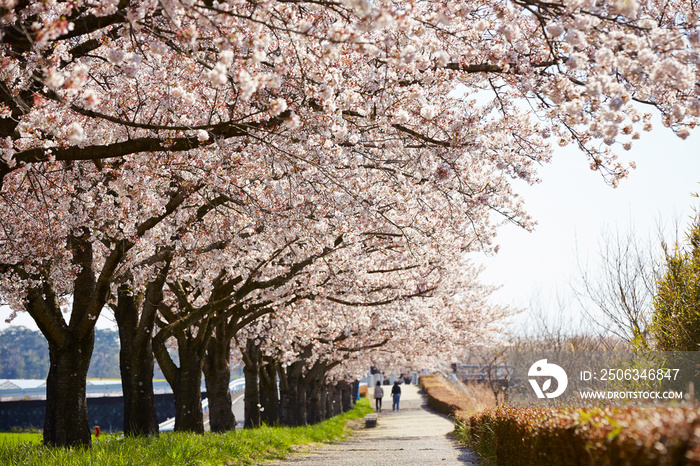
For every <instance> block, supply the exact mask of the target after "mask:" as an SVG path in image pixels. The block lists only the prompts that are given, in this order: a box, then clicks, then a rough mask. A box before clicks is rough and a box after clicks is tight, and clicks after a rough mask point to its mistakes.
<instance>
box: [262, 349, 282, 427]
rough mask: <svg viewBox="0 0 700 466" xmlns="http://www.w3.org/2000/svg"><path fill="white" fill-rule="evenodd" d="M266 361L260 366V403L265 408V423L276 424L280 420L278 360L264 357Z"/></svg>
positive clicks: (263, 414)
mask: <svg viewBox="0 0 700 466" xmlns="http://www.w3.org/2000/svg"><path fill="white" fill-rule="evenodd" d="M264 361H265V364H263V365H262V367H261V368H260V404H261V405H262V406H263V408H265V410H264V411H263V412H262V414H261V417H262V421H263V422H264V423H265V424H267V425H269V426H274V425H278V424H279V422H280V419H279V403H280V400H279V391H278V389H277V362H276V361H274V360H273V359H271V358H264Z"/></svg>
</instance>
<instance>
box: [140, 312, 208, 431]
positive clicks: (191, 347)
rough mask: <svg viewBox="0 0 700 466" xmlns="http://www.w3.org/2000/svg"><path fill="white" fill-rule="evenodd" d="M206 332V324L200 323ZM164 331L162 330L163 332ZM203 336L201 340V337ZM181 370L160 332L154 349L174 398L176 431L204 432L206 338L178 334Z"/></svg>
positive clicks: (201, 330)
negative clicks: (203, 396) (203, 400)
mask: <svg viewBox="0 0 700 466" xmlns="http://www.w3.org/2000/svg"><path fill="white" fill-rule="evenodd" d="M200 325H202V326H203V327H204V330H203V329H201V328H200V332H204V331H206V324H201V323H200ZM161 331H163V330H161ZM200 337H201V338H200ZM176 338H177V343H178V347H177V350H178V356H179V359H180V367H178V366H176V365H175V363H174V362H173V360H172V358H171V357H170V354H169V353H168V349H167V347H166V345H165V341H164V338H162V336H161V334H160V333H159V334H158V335H156V337H155V338H154V343H153V349H154V351H155V355H156V359H157V360H158V365H159V366H160V368H161V370H162V371H163V375H165V378H166V379H167V380H168V383H169V384H170V388H172V390H173V396H174V398H175V431H177V432H194V433H198V434H201V433H204V416H203V413H202V366H203V364H204V348H203V347H204V345H206V344H207V341H206V338H204V337H203V335H198V336H197V337H193V336H192V335H191V334H189V332H188V331H187V332H183V333H178V334H177V336H176Z"/></svg>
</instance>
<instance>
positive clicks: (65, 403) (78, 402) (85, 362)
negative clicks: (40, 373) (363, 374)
mask: <svg viewBox="0 0 700 466" xmlns="http://www.w3.org/2000/svg"><path fill="white" fill-rule="evenodd" d="M94 343H95V333H94V330H93V332H91V333H89V334H88V336H87V337H85V338H84V339H82V340H77V339H71V340H69V341H68V342H66V343H65V344H64V345H63V346H62V347H59V346H58V345H57V344H56V343H55V342H53V341H51V340H49V358H50V366H49V375H48V377H47V378H46V417H45V418H44V444H45V445H50V446H61V447H64V446H67V447H77V446H83V447H89V446H91V438H90V424H89V422H90V421H89V418H88V410H87V399H86V396H85V387H86V384H87V382H86V380H87V371H88V368H89V367H90V358H91V356H92V349H93V346H94Z"/></svg>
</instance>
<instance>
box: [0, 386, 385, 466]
mask: <svg viewBox="0 0 700 466" xmlns="http://www.w3.org/2000/svg"><path fill="white" fill-rule="evenodd" d="M370 412H372V408H370V405H369V401H368V400H367V399H366V398H363V399H361V400H360V401H358V402H357V404H356V405H355V408H354V409H352V410H351V411H348V412H347V413H345V414H342V415H339V416H335V417H333V418H331V419H328V420H327V421H324V422H321V423H319V424H316V425H313V426H306V427H268V426H263V427H261V428H259V429H242V430H237V431H236V432H229V433H226V434H211V433H206V434H204V435H196V434H187V433H180V432H165V433H163V434H161V435H160V436H159V437H157V438H123V437H118V436H105V437H100V438H99V439H93V447H92V448H91V449H79V448H77V449H71V448H48V447H45V446H43V445H41V444H38V443H37V439H40V436H39V437H37V435H38V434H8V435H0V465H38V466H75V465H98V464H99V465H100V466H107V465H115V466H117V465H119V466H121V465H138V466H142V465H159V466H160V465H173V466H188V465H192V466H194V465H197V466H207V465H223V464H225V465H231V466H234V465H250V464H258V463H260V462H262V461H266V460H272V459H282V458H286V457H287V456H289V455H290V454H291V452H292V450H293V448H292V447H293V446H301V445H308V444H310V443H315V442H318V443H330V442H336V441H339V440H342V439H343V438H345V436H346V435H347V434H348V432H349V429H346V427H345V425H346V423H347V422H348V421H350V420H353V419H359V418H361V417H364V416H365V415H366V414H368V413H370ZM10 435H13V436H15V437H11V436H10ZM20 435H28V436H31V435H33V436H34V437H27V438H21V437H18V436H20Z"/></svg>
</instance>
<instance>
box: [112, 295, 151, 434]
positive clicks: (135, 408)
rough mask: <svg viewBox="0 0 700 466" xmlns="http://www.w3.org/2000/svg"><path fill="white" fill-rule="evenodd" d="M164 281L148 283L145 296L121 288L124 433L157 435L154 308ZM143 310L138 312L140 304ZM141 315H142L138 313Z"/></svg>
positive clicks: (117, 313) (119, 318) (116, 310)
mask: <svg viewBox="0 0 700 466" xmlns="http://www.w3.org/2000/svg"><path fill="white" fill-rule="evenodd" d="M162 286H163V284H162V282H161V283H160V286H159V284H158V283H155V282H154V283H152V284H149V286H148V291H147V293H146V299H145V300H144V299H140V297H137V296H134V295H133V294H132V292H131V291H130V290H129V289H128V287H126V286H122V287H120V289H119V291H118V296H117V305H116V306H115V307H114V316H115V318H116V320H117V326H118V327H119V342H120V348H119V369H120V372H121V378H122V391H123V393H124V435H125V436H151V435H158V420H157V417H156V405H155V396H154V394H153V367H154V362H153V346H152V341H153V337H152V332H153V320H154V318H155V310H156V307H157V305H158V303H160V301H161V299H162ZM141 306H143V311H142V312H139V307H141ZM139 314H141V315H139Z"/></svg>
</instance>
